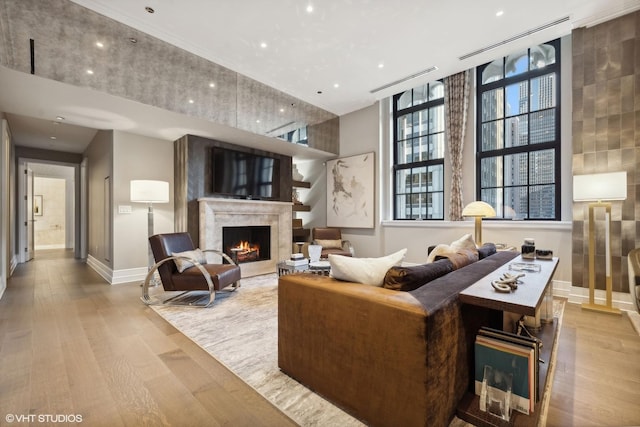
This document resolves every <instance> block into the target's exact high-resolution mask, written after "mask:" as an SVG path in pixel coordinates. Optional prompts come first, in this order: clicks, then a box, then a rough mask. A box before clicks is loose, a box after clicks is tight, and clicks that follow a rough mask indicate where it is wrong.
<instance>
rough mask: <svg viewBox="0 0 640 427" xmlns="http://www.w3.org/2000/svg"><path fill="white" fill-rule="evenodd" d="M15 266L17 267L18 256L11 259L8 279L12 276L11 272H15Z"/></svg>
mask: <svg viewBox="0 0 640 427" xmlns="http://www.w3.org/2000/svg"><path fill="white" fill-rule="evenodd" d="M17 266H18V256H17V255H13V256H12V257H11V262H10V264H9V277H11V276H13V272H14V271H15V270H16V267H17Z"/></svg>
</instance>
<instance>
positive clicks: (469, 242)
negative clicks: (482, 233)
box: [427, 234, 478, 263]
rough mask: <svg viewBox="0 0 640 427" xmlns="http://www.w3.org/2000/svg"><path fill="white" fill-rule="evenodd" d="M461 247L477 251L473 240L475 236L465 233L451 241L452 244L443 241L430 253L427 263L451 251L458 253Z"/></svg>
mask: <svg viewBox="0 0 640 427" xmlns="http://www.w3.org/2000/svg"><path fill="white" fill-rule="evenodd" d="M461 249H468V250H471V251H475V252H477V251H478V249H477V248H476V243H475V242H474V241H473V237H472V236H471V234H465V235H464V236H462V237H461V238H459V239H458V240H456V241H454V242H451V244H450V245H447V244H444V243H441V244H439V245H438V246H436V247H435V248H434V249H433V250H432V251H431V253H429V257H428V258H427V263H430V262H433V261H435V260H436V257H438V256H442V255H446V254H449V253H456V252H458V251H459V250H461Z"/></svg>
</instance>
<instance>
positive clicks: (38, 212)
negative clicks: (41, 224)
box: [33, 195, 44, 216]
mask: <svg viewBox="0 0 640 427" xmlns="http://www.w3.org/2000/svg"><path fill="white" fill-rule="evenodd" d="M43 203H44V201H43V200H42V196H41V195H37V196H33V215H34V216H42V213H43V210H44V204H43Z"/></svg>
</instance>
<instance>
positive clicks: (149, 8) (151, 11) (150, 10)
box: [144, 6, 155, 13]
mask: <svg viewBox="0 0 640 427" xmlns="http://www.w3.org/2000/svg"><path fill="white" fill-rule="evenodd" d="M144 10H146V11H147V12H149V13H154V12H155V10H153V8H152V7H149V6H147V7H145V8H144Z"/></svg>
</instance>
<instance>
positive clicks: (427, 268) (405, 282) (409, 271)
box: [382, 259, 453, 291]
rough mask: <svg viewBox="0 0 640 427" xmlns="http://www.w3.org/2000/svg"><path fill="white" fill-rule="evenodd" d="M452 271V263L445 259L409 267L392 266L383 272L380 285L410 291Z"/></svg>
mask: <svg viewBox="0 0 640 427" xmlns="http://www.w3.org/2000/svg"><path fill="white" fill-rule="evenodd" d="M452 271H453V264H452V263H451V261H449V260H447V259H441V260H438V261H435V262H432V263H430V264H422V265H412V266H409V267H402V266H393V267H391V268H390V269H389V271H387V274H385V276H384V281H383V283H382V287H384V288H387V289H393V290H396V291H412V290H414V289H418V288H419V287H420V286H422V285H424V284H426V283H429V282H430V281H432V280H434V279H437V278H438V277H442V276H444V275H445V274H447V273H450V272H452Z"/></svg>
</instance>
